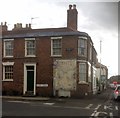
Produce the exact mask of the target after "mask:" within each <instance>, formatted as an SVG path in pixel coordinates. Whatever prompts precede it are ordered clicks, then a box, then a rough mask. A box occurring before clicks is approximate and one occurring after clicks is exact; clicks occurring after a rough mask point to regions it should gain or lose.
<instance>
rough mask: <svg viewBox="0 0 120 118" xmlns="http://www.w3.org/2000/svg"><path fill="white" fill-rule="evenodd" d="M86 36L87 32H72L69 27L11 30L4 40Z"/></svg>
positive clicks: (4, 33)
mask: <svg viewBox="0 0 120 118" xmlns="http://www.w3.org/2000/svg"><path fill="white" fill-rule="evenodd" d="M67 35H69V36H70V35H74V36H86V37H89V35H88V34H87V33H85V32H80V31H76V30H72V29H70V28H67V27H63V28H45V29H29V30H16V31H14V30H11V31H6V32H3V35H2V38H3V39H5V38H24V37H26V38H32V37H44V36H67Z"/></svg>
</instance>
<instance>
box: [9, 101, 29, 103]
mask: <svg viewBox="0 0 120 118" xmlns="http://www.w3.org/2000/svg"><path fill="white" fill-rule="evenodd" d="M8 102H14V103H30V102H27V101H8Z"/></svg>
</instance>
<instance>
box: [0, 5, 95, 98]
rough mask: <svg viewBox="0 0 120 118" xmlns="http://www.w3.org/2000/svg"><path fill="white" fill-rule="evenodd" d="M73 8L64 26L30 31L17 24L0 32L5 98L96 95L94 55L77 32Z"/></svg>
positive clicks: (85, 37) (87, 41) (89, 43)
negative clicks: (15, 96) (6, 96)
mask: <svg viewBox="0 0 120 118" xmlns="http://www.w3.org/2000/svg"><path fill="white" fill-rule="evenodd" d="M77 15H78V11H77V9H76V5H69V9H68V10H67V27H62V28H45V29H32V28H31V24H26V27H23V26H22V24H21V23H17V24H15V25H14V28H13V29H12V30H7V25H6V23H5V25H3V24H1V27H3V26H4V29H3V31H2V33H3V35H2V90H3V94H9V95H25V96H31V95H38V96H65V97H81V96H85V95H91V94H95V93H96V74H95V73H96V66H95V65H96V63H97V52H96V50H95V48H94V44H93V42H92V39H91V37H90V36H89V35H88V34H87V33H85V32H80V31H78V30H77Z"/></svg>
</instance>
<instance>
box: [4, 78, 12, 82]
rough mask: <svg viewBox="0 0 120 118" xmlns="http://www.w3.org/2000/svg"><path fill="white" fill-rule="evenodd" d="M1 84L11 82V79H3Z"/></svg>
mask: <svg viewBox="0 0 120 118" xmlns="http://www.w3.org/2000/svg"><path fill="white" fill-rule="evenodd" d="M2 81H3V82H13V79H4V80H2Z"/></svg>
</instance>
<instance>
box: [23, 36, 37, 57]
mask: <svg viewBox="0 0 120 118" xmlns="http://www.w3.org/2000/svg"><path fill="white" fill-rule="evenodd" d="M28 41H35V44H34V45H35V47H34V49H35V54H34V55H28V54H27V53H28V50H27V42H28ZM25 57H36V40H35V38H25Z"/></svg>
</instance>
